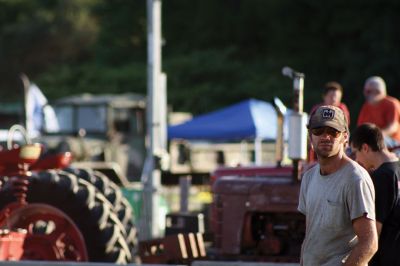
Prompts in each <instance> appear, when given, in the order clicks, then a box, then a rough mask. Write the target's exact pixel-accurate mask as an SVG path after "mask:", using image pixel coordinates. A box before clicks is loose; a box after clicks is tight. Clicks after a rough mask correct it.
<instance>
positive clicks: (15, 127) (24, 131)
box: [7, 125, 32, 150]
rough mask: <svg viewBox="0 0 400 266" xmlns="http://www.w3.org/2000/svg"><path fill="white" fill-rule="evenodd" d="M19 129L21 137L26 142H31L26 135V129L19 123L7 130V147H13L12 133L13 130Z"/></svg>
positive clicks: (13, 132)
mask: <svg viewBox="0 0 400 266" xmlns="http://www.w3.org/2000/svg"><path fill="white" fill-rule="evenodd" d="M17 131H19V132H20V133H21V135H22V137H23V138H24V140H25V143H26V144H28V145H29V144H32V142H31V140H30V139H29V137H28V133H27V132H26V129H25V128H24V127H23V126H21V125H13V126H12V127H11V128H10V130H9V131H8V136H7V149H9V150H11V149H12V148H13V140H14V135H15V132H17Z"/></svg>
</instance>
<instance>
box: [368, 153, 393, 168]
mask: <svg viewBox="0 0 400 266" xmlns="http://www.w3.org/2000/svg"><path fill="white" fill-rule="evenodd" d="M398 160H399V159H398V158H397V156H396V155H395V154H394V153H391V152H390V151H388V150H386V149H385V150H382V151H377V152H375V154H374V156H373V161H372V166H373V168H374V169H377V168H378V167H379V166H381V165H382V164H383V163H388V162H396V161H398Z"/></svg>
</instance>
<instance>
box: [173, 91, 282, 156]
mask: <svg viewBox="0 0 400 266" xmlns="http://www.w3.org/2000/svg"><path fill="white" fill-rule="evenodd" d="M286 124H287V123H285V127H286V126H287V125H286ZM284 132H287V130H284ZM276 134H277V113H276V110H275V108H274V107H273V105H272V104H270V103H268V102H264V101H260V100H256V99H249V100H245V101H242V102H239V103H237V104H234V105H231V106H228V107H226V108H223V109H219V110H217V111H214V112H211V113H207V114H203V115H199V116H197V117H194V118H193V119H191V120H189V121H187V122H184V123H182V124H179V125H174V126H169V127H168V139H186V140H208V141H235V140H244V139H247V140H254V141H255V142H256V145H257V142H258V144H259V146H260V145H261V141H262V140H274V139H276ZM285 138H287V137H286V136H285ZM259 152H260V150H259ZM256 157H257V149H256Z"/></svg>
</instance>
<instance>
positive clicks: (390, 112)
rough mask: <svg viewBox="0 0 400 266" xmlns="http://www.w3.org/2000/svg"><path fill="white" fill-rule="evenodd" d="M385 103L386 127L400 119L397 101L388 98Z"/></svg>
mask: <svg viewBox="0 0 400 266" xmlns="http://www.w3.org/2000/svg"><path fill="white" fill-rule="evenodd" d="M384 103H385V107H384V109H385V117H384V119H385V127H387V126H389V125H390V124H392V123H393V122H398V121H399V114H398V112H397V108H396V107H397V106H396V103H395V102H394V101H392V100H387V101H385V102H384Z"/></svg>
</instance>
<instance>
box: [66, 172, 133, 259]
mask: <svg viewBox="0 0 400 266" xmlns="http://www.w3.org/2000/svg"><path fill="white" fill-rule="evenodd" d="M64 171H66V172H68V173H72V174H74V175H76V176H77V177H79V178H81V179H84V180H86V181H87V182H89V183H91V184H93V185H94V186H95V187H96V188H97V189H98V190H99V191H100V192H101V193H102V194H103V195H104V196H105V197H106V198H107V200H108V201H109V202H110V203H111V205H112V209H113V211H114V212H115V213H117V215H118V218H119V220H120V221H121V222H122V224H123V226H124V228H125V232H126V234H125V240H126V242H127V244H128V246H129V249H130V251H131V254H132V255H133V256H135V255H137V251H138V250H137V249H138V237H137V229H136V226H135V224H134V223H133V218H134V217H133V215H134V213H133V209H132V206H131V205H130V203H129V201H128V200H127V199H126V198H125V197H124V195H123V194H122V192H121V189H120V188H119V187H118V185H117V184H115V183H114V182H113V181H111V180H110V179H109V178H108V177H107V176H106V175H105V174H103V173H101V172H99V171H93V170H91V169H81V168H72V167H69V168H66V169H64ZM137 260H138V258H135V261H137Z"/></svg>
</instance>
